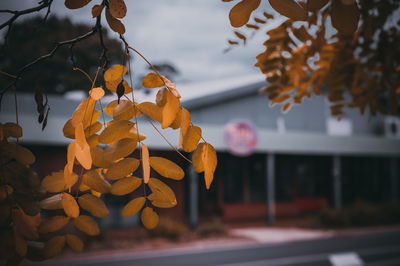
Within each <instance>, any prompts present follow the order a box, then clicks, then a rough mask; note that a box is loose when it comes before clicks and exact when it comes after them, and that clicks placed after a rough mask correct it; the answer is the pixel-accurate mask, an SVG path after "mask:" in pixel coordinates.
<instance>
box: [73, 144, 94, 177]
mask: <svg viewBox="0 0 400 266" xmlns="http://www.w3.org/2000/svg"><path fill="white" fill-rule="evenodd" d="M71 144H72V143H71ZM75 148H76V154H75V156H76V159H77V160H78V162H79V163H80V164H81V165H82V166H83V168H85V169H86V170H89V169H90V168H92V156H91V155H90V146H89V144H87V142H86V140H85V143H84V144H83V149H82V148H81V147H80V146H79V145H77V144H76V143H75Z"/></svg>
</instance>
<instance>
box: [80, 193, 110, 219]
mask: <svg viewBox="0 0 400 266" xmlns="http://www.w3.org/2000/svg"><path fill="white" fill-rule="evenodd" d="M78 202H79V205H80V206H81V207H82V208H83V209H85V210H87V211H88V212H90V213H91V214H92V215H93V216H96V217H100V218H104V217H107V216H108V215H109V213H108V209H107V207H106V205H105V204H104V202H103V201H102V200H101V199H99V198H98V197H96V196H93V195H91V194H84V195H82V196H80V197H79V198H78Z"/></svg>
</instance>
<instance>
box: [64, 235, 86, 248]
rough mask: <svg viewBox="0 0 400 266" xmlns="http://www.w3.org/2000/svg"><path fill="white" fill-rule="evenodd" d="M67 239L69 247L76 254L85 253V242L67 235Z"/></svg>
mask: <svg viewBox="0 0 400 266" xmlns="http://www.w3.org/2000/svg"><path fill="white" fill-rule="evenodd" d="M65 239H66V240H67V244H68V246H69V247H70V248H71V249H72V250H73V251H75V252H82V251H83V242H82V240H81V239H80V238H79V237H78V236H76V235H72V234H66V235H65Z"/></svg>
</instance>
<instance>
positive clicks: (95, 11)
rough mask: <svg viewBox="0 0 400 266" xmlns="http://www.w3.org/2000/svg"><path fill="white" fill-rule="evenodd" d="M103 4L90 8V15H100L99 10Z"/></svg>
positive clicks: (101, 9) (100, 10)
mask: <svg viewBox="0 0 400 266" xmlns="http://www.w3.org/2000/svg"><path fill="white" fill-rule="evenodd" d="M103 8H104V6H103V5H94V6H93V8H92V17H93V18H95V17H98V16H100V15H101V12H102V11H103Z"/></svg>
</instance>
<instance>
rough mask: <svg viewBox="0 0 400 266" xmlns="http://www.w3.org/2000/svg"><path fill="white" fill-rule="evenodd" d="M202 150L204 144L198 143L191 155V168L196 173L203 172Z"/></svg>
mask: <svg viewBox="0 0 400 266" xmlns="http://www.w3.org/2000/svg"><path fill="white" fill-rule="evenodd" d="M203 148H204V143H200V144H199V145H198V146H197V148H196V150H195V151H194V152H193V154H192V162H193V167H194V170H195V171H196V172H197V173H201V172H204V163H203Z"/></svg>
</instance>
